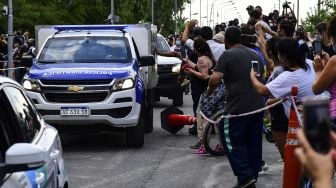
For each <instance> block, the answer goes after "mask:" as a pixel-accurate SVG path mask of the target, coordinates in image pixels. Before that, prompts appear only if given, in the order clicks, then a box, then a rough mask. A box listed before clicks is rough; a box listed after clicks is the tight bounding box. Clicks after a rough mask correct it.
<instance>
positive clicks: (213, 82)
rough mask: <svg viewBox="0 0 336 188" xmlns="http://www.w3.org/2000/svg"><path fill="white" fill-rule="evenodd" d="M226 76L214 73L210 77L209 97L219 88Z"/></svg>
mask: <svg viewBox="0 0 336 188" xmlns="http://www.w3.org/2000/svg"><path fill="white" fill-rule="evenodd" d="M223 76H224V74H223V73H221V72H216V71H215V72H213V73H212V75H211V76H210V80H209V84H208V91H207V93H208V95H212V93H213V92H214V91H215V89H216V88H217V87H218V84H219V83H220V81H221V79H222V78H223Z"/></svg>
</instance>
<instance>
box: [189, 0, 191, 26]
mask: <svg viewBox="0 0 336 188" xmlns="http://www.w3.org/2000/svg"><path fill="white" fill-rule="evenodd" d="M189 21H191V0H190V17H189Z"/></svg>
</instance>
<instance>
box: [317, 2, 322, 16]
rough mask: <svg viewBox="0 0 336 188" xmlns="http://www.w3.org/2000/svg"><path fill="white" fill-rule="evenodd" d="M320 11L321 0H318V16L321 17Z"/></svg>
mask: <svg viewBox="0 0 336 188" xmlns="http://www.w3.org/2000/svg"><path fill="white" fill-rule="evenodd" d="M320 11H321V0H318V2H317V17H318V18H319V17H320Z"/></svg>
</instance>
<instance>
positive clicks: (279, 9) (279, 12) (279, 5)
mask: <svg viewBox="0 0 336 188" xmlns="http://www.w3.org/2000/svg"><path fill="white" fill-rule="evenodd" d="M280 4H281V3H280V0H279V13H280V8H281V7H280Z"/></svg>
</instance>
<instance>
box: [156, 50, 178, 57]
mask: <svg viewBox="0 0 336 188" xmlns="http://www.w3.org/2000/svg"><path fill="white" fill-rule="evenodd" d="M157 54H158V55H160V56H165V57H180V53H178V52H175V51H173V52H158V53H157Z"/></svg>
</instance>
